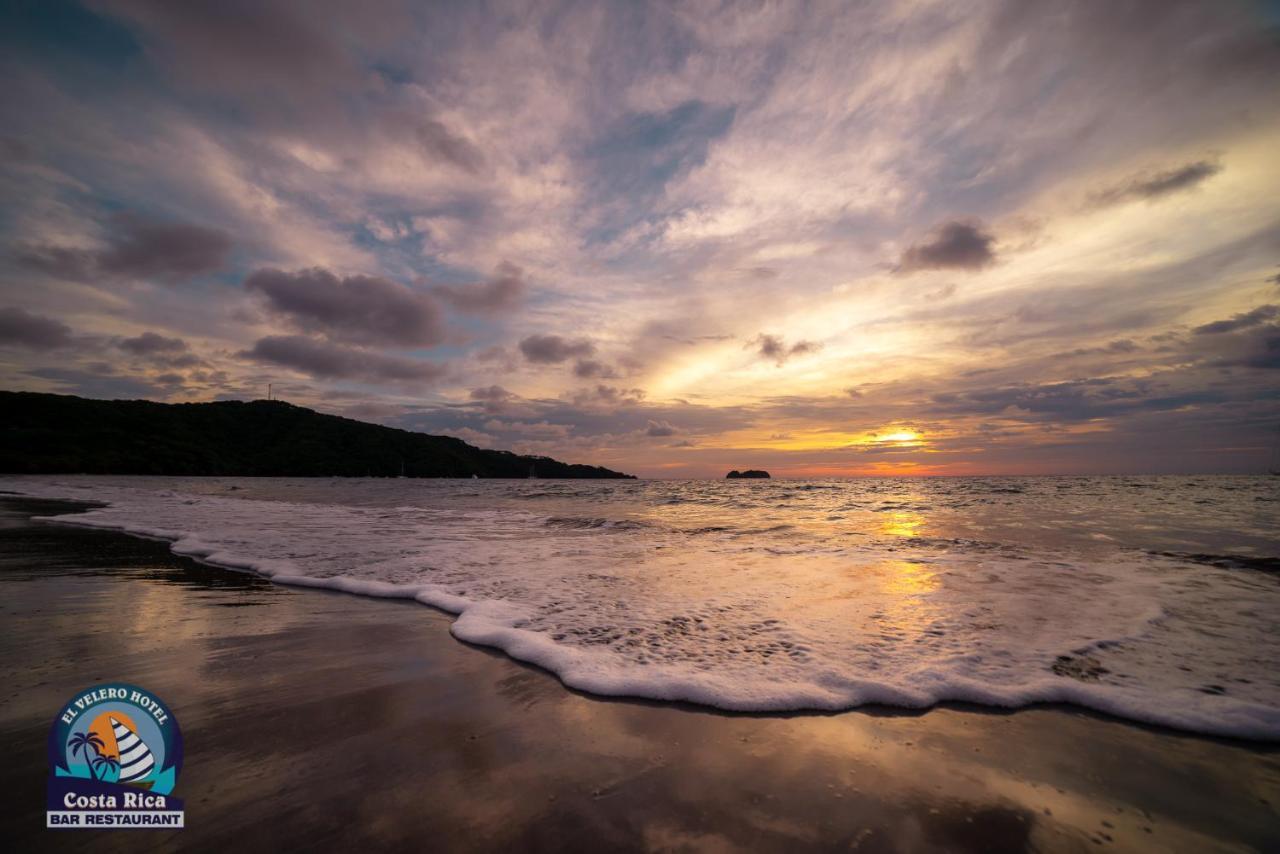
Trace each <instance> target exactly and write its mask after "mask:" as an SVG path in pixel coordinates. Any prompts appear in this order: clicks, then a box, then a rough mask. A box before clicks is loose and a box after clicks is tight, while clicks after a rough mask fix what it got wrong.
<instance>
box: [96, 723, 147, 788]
mask: <svg viewBox="0 0 1280 854" xmlns="http://www.w3.org/2000/svg"><path fill="white" fill-rule="evenodd" d="M107 720H109V721H111V729H112V731H113V732H114V733H115V736H116V746H117V747H118V748H119V749H120V776H119V777H118V778H117V782H119V783H133V782H136V781H138V780H141V779H142V778H143V777H145V776H147V775H148V774H150V773H151V769H152V768H154V767H156V760H155V758H154V757H153V756H152V755H151V751H150V750H149V749H148V748H147V744H146V742H144V741H143V740H142V739H140V738H138V734H137V733H136V732H134V731H133V730H131V729H129V728H128V727H127V726H125V725H124V724H122V723H120V721H118V720H116V719H115V718H112V717H108V718H107Z"/></svg>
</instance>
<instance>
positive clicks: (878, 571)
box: [4, 479, 1280, 740]
mask: <svg viewBox="0 0 1280 854" xmlns="http://www.w3.org/2000/svg"><path fill="white" fill-rule="evenodd" d="M120 483H121V482H120V481H119V480H102V479H100V480H93V481H82V480H76V479H61V480H57V479H52V480H50V479H21V480H11V481H8V482H6V483H5V484H4V486H5V488H7V489H10V490H13V491H19V492H23V493H26V494H30V495H38V496H42V497H49V498H73V499H76V498H78V499H90V500H97V501H105V502H108V506H106V507H103V508H101V509H96V510H92V511H90V512H87V513H82V514H75V515H68V516H62V517H58V521H60V522H65V523H68V524H75V525H85V526H92V527H100V528H110V529H117V530H121V531H126V532H128V533H131V534H135V535H140V536H149V537H156V538H161V539H164V540H168V541H170V542H171V543H172V548H173V551H174V552H176V553H178V554H182V555H188V556H191V557H194V558H198V559H200V560H202V561H206V562H208V563H212V564H217V565H219V566H224V567H228V568H232V569H238V570H245V571H250V572H254V573H258V574H260V575H263V576H266V577H268V578H270V579H272V580H273V581H275V582H278V583H281V584H291V585H296V586H304V587H322V588H327V589H332V590H339V591H344V592H347V593H353V594H358V595H363V596H373V597H386V598H400V599H408V598H411V599H415V600H417V601H419V602H422V603H424V604H427V605H431V606H434V607H437V608H440V609H443V610H445V611H449V612H451V613H454V614H456V615H457V619H456V621H455V622H454V624H453V627H452V631H453V634H454V635H455V636H457V637H458V638H460V639H462V640H465V641H469V642H471V643H477V644H483V645H486V646H492V647H497V648H499V649H502V650H504V651H506V652H507V653H508V654H510V655H511V656H513V657H514V658H517V659H520V660H522V661H527V662H531V663H534V664H537V665H540V666H542V667H545V668H547V669H548V670H550V671H552V672H554V673H556V674H557V675H558V676H559V677H560V679H561V680H563V682H564V683H565V684H566V685H569V686H571V687H573V688H577V689H580V690H583V691H588V692H592V693H596V694H603V695H612V696H628V697H642V698H649V699H655V700H682V701H689V702H694V703H700V704H705V705H708V706H714V707H717V708H721V709H727V710H737V711H753V712H770V711H787V710H802V709H811V710H839V709H849V708H854V707H857V706H861V705H865V704H872V703H875V704H888V705H893V706H902V707H908V708H924V707H928V706H931V705H933V704H936V703H938V702H942V701H964V702H971V703H979V704H982V705H988V706H1000V707H1019V706H1025V705H1027V704H1031V703H1038V702H1065V703H1073V704H1077V705H1080V706H1085V707H1089V708H1092V709H1096V710H1098V711H1102V712H1107V713H1111V714H1114V715H1119V716H1122V717H1125V718H1129V719H1132V720H1136V721H1145V722H1150V723H1155V724H1162V725H1167V726H1171V727H1176V728H1180V729H1185V730H1190V731H1195V732H1201V733H1208V734H1215V735H1225V736H1235V737H1241V738H1250V739H1264V740H1278V739H1280V673H1278V672H1277V669H1276V665H1275V662H1276V661H1277V660H1280V625H1277V620H1278V619H1280V583H1277V582H1278V581H1280V579H1278V578H1277V577H1276V576H1275V575H1273V574H1268V573H1263V572H1256V571H1250V570H1233V569H1228V568H1221V567H1215V566H1206V565H1203V564H1202V563H1191V562H1188V561H1185V560H1177V559H1173V558H1170V557H1167V556H1159V555H1151V554H1147V553H1145V552H1143V551H1139V550H1136V549H1132V548H1127V549H1126V548H1118V547H1114V546H1111V545H1110V544H1107V545H1100V544H1099V542H1100V541H1099V540H1098V538H1096V537H1093V533H1099V532H1090V533H1089V534H1087V535H1086V536H1085V539H1089V540H1091V541H1092V542H1093V543H1094V544H1095V545H1094V546H1093V551H1087V552H1083V553H1082V552H1079V551H1078V550H1074V549H1072V548H1059V547H1054V548H1049V547H1047V546H1040V547H1035V548H1030V547H1027V546H1026V545H1025V544H1023V545H1017V544H1010V543H1008V542H992V541H984V540H978V539H966V538H957V537H953V538H929V537H922V536H919V535H918V533H919V532H918V531H917V530H915V528H919V527H921V526H922V525H923V524H924V523H923V522H921V521H920V520H921V519H926V518H928V517H927V516H926V515H922V514H927V513H929V512H938V511H933V510H930V508H931V507H932V506H933V505H935V504H937V503H938V501H937V499H936V496H935V497H934V498H933V499H931V501H930V502H925V501H922V500H914V501H913V500H899V499H897V498H895V499H894V500H891V501H884V502H882V504H883V505H884V506H872V507H869V508H868V507H865V506H864V507H863V508H862V509H863V510H865V511H866V512H867V513H879V514H880V515H878V516H875V517H874V518H875V519H877V520H878V524H879V526H880V527H879V528H878V529H869V528H867V527H866V526H865V525H863V526H862V527H858V526H854V527H853V528H851V529H842V530H843V533H840V534H837V533H835V532H834V531H835V529H833V528H831V527H830V526H831V525H834V524H837V523H836V522H833V521H831V517H832V516H837V517H839V519H840V520H844V519H845V517H846V516H848V515H849V514H854V515H856V512H857V507H856V506H855V505H857V501H853V500H851V498H850V496H849V495H847V494H842V493H841V492H840V490H839V488H837V487H833V488H832V490H831V491H830V492H829V493H821V494H822V495H823V496H824V497H822V498H809V497H807V496H810V495H817V494H819V493H817V492H816V491H813V492H805V491H804V490H805V488H806V487H810V488H811V489H816V487H817V486H818V485H814V484H800V485H792V486H790V487H788V489H789V490H791V491H790V492H787V493H779V494H772V495H770V497H769V499H768V501H767V502H763V501H762V502H761V503H770V504H772V505H773V509H771V510H769V511H768V512H767V513H766V512H764V511H759V510H755V509H752V508H750V507H747V506H745V505H744V502H745V503H748V504H749V502H750V501H752V500H756V499H757V498H763V494H762V493H759V492H757V493H750V494H749V496H750V498H744V499H741V500H738V501H737V502H736V505H735V504H734V502H730V504H731V505H733V506H730V507H729V509H728V510H727V511H725V512H718V513H711V512H709V511H706V510H705V509H696V510H679V511H675V510H669V509H668V510H663V511H662V512H655V513H653V514H650V515H649V516H648V517H647V518H637V514H636V513H634V512H629V513H619V514H617V515H613V516H611V515H610V514H609V512H608V511H609V510H610V509H611V505H609V504H608V502H607V501H606V500H603V499H602V496H604V495H605V493H603V492H600V491H599V490H600V489H602V487H596V486H593V487H591V489H592V490H595V491H594V492H592V493H591V494H590V495H589V497H587V498H585V499H584V498H581V497H579V498H573V497H570V498H569V499H566V500H563V501H560V503H558V504H557V505H556V506H555V507H554V508H551V509H553V510H554V512H553V513H542V512H538V511H540V510H541V509H542V508H541V507H540V506H539V503H538V501H537V500H529V499H540V498H542V497H543V493H533V492H530V491H529V490H528V488H526V489H525V491H524V492H522V493H520V494H519V495H518V496H517V497H519V498H520V499H521V500H522V501H523V504H522V505H520V506H516V505H517V504H519V502H513V501H512V500H510V498H511V496H506V497H501V496H497V495H496V494H495V495H493V496H487V494H486V493H485V492H484V489H486V488H487V487H471V486H469V487H468V488H469V489H479V490H480V491H479V492H473V493H468V495H471V496H472V498H473V499H474V500H461V499H457V498H456V497H455V498H454V499H453V500H444V499H443V498H442V497H441V494H436V493H432V492H430V491H423V492H420V493H419V495H418V497H419V498H420V499H421V500H422V501H423V504H424V505H425V506H415V505H413V504H406V503H402V497H401V499H397V503H396V504H394V505H392V506H386V504H385V502H383V503H382V504H378V503H373V504H370V503H364V504H360V503H356V504H349V503H345V502H344V503H335V502H334V500H333V498H332V497H330V499H329V500H327V501H317V500H314V498H309V499H308V500H305V501H280V500H257V499H251V498H246V497H227V496H225V495H210V494H196V493H194V492H191V491H187V490H185V489H183V490H174V489H167V488H163V487H162V486H151V487H146V488H141V487H136V486H123V485H120ZM554 488H555V487H554V485H549V486H547V487H544V489H549V490H553V492H552V493H547V495H551V496H552V497H554ZM622 488H623V489H626V490H630V491H629V492H627V493H626V495H627V496H628V498H627V501H628V502H630V503H629V504H627V505H626V506H628V507H631V508H634V507H635V506H663V507H670V506H674V505H677V504H680V503H682V502H683V503H688V504H698V503H699V502H701V503H702V505H707V504H708V503H712V504H714V503H715V502H721V501H722V500H723V496H721V495H719V494H713V493H708V492H706V491H705V489H704V488H703V487H698V490H702V491H699V492H696V493H694V492H690V493H689V494H686V495H684V496H681V495H679V494H675V493H671V492H670V491H668V492H665V493H663V494H662V495H661V496H655V495H650V494H647V493H643V492H639V493H638V492H636V490H637V489H643V487H635V486H625V487H622ZM720 488H722V489H731V488H740V487H720ZM769 488H771V489H774V488H776V487H769ZM1018 491H1020V490H1018ZM338 492H339V493H341V492H342V490H341V488H339V489H338ZM1014 492H1015V490H1014V489H1013V488H1011V487H1007V486H1002V487H999V489H998V490H993V494H1000V495H1001V496H1002V500H1008V501H1016V500H1019V499H1018V497H1017V496H1016V495H1012V494H1009V495H1006V493H1014ZM459 494H460V493H459ZM238 495H239V493H237V496H238ZM637 495H638V496H640V497H639V498H638V499H637V497H636V496H637ZM699 495H700V496H703V497H702V498H698V497H697V496H699ZM708 495H709V496H710V497H707V496H708ZM780 495H791V496H795V495H801V496H806V497H803V498H802V499H801V500H805V501H818V502H821V504H818V505H814V507H813V508H811V509H812V512H809V513H808V515H806V514H805V512H802V510H799V509H797V510H794V511H790V510H787V509H785V506H786V505H785V501H784V509H782V510H779V509H778V507H777V504H778V500H779V496H780ZM489 498H492V499H493V500H492V501H490V500H488V499H489ZM499 498H501V500H499ZM918 498H919V497H918V496H917V499H918ZM676 499H678V500H676ZM489 505H497V506H489ZM619 506H621V505H619ZM842 506H843V507H844V511H843V512H838V513H833V512H832V511H835V510H838V509H839V508H841V507H842ZM521 508H523V509H521ZM602 508H603V509H602ZM922 508H923V509H922ZM612 509H616V508H612ZM722 509H723V508H722ZM574 510H577V511H578V512H577V514H576V515H575V514H574V513H573V512H572V511H574ZM664 513H665V514H667V515H663V514H664ZM672 514H676V515H672ZM788 514H790V515H788ZM734 518H737V520H738V521H737V524H734V523H733V521H732V520H733V519H734ZM788 519H790V520H792V521H790V522H789V521H787V520H788ZM812 519H820V520H822V521H821V522H820V523H812V524H810V523H809V522H810V521H811V520H812ZM743 520H745V521H746V523H745V524H744V523H743ZM673 522H678V523H680V524H671V523H673ZM699 523H701V524H699ZM839 524H843V522H840V523H839ZM1018 525H1019V526H1022V527H1026V526H1027V523H1025V522H1024V521H1020V522H1019V523H1018ZM1110 539H1111V538H1110V537H1108V540H1110ZM1099 549H1102V551H1099Z"/></svg>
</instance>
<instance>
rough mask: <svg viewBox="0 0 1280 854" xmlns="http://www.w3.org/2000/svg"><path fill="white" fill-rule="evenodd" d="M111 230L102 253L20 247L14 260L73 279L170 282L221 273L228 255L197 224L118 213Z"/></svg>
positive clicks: (223, 240) (226, 244)
mask: <svg viewBox="0 0 1280 854" xmlns="http://www.w3.org/2000/svg"><path fill="white" fill-rule="evenodd" d="M112 229H113V233H112V234H111V235H110V236H109V238H108V241H107V246H106V247H105V248H102V249H76V248H69V247H65V246H50V245H43V246H26V247H23V248H21V249H20V250H19V251H18V253H17V259H18V261H19V262H20V263H22V264H24V265H25V266H27V267H30V268H32V269H37V270H41V271H43V272H46V273H49V274H51V275H54V276H58V277H59V278H64V279H70V280H73V281H91V280H94V279H99V278H105V279H116V278H126V279H155V280H158V281H162V282H166V283H168V284H176V283H178V282H183V281H186V280H187V279H190V278H193V277H195V276H199V275H203V274H206V273H214V272H217V271H218V270H221V269H222V268H223V266H224V265H225V264H226V261H227V255H228V253H229V252H230V251H231V238H230V236H229V235H228V234H227V233H226V232H225V231H221V230H219V229H216V228H206V227H204V226H201V225H192V224H189V223H176V222H160V221H158V220H153V219H149V218H147V217H142V216H138V215H135V214H120V215H118V216H116V217H115V218H114V219H113V220H112Z"/></svg>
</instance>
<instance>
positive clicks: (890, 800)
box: [0, 499, 1280, 852]
mask: <svg viewBox="0 0 1280 854" xmlns="http://www.w3.org/2000/svg"><path fill="white" fill-rule="evenodd" d="M67 507H68V505H66V504H64V503H60V502H57V503H55V502H45V501H31V500H25V499H23V500H19V499H5V500H3V501H0V585H3V586H2V587H0V609H2V610H0V613H3V621H2V625H3V635H0V648H2V649H3V653H4V654H3V656H0V668H2V671H0V672H2V674H3V689H0V748H3V756H4V757H5V761H4V762H0V791H3V792H5V795H6V798H7V800H8V802H7V803H6V805H5V809H4V810H3V811H2V812H0V838H2V839H7V840H10V843H9V845H8V846H6V848H7V849H8V850H14V851H35V850H44V849H55V850H60V849H77V850H86V849H87V850H117V849H119V850H126V849H127V850H137V849H139V848H143V847H145V848H154V847H158V848H160V849H184V850H185V849H191V850H210V851H226V850H232V849H234V850H236V851H240V852H246V851H259V850H262V851H267V850H298V849H314V850H330V849H336V850H353V849H357V848H362V849H364V850H373V849H393V850H423V849H430V850H440V851H452V850H459V851H467V850H484V851H492V850H512V849H515V850H554V851H563V850H596V851H599V850H641V849H644V850H661V851H672V850H677V851H679V850H683V851H731V850H747V849H749V850H759V851H771V850H777V851H804V850H831V849H841V850H857V851H876V852H881V851H883V852H889V851H900V852H907V851H939V852H941V851H948V852H951V851H960V852H965V851H1188V852H1209V851H1242V850H1243V851H1247V850H1256V851H1268V850H1271V851H1275V850H1280V812H1278V809H1280V752H1278V751H1277V748H1276V747H1275V746H1264V745H1251V744H1247V743H1239V742H1227V741H1220V740H1214V739H1207V738H1197V737H1191V736H1186V735H1180V734H1177V733H1171V732H1168V731H1162V730H1156V729H1152V728H1147V727H1141V726H1136V725H1132V724H1128V723H1125V722H1123V721H1117V720H1111V719H1107V718H1104V717H1101V716H1098V715H1095V714H1091V713H1086V712H1083V711H1079V710H1074V709H1068V708H1056V707H1041V708H1034V709H1025V710H1021V711H1018V712H1014V713H994V712H990V711H984V710H980V709H968V708H940V709H934V710H932V711H929V712H927V713H923V714H903V713H895V712H892V711H890V710H874V711H857V712H847V713H843V714H837V715H792V716H751V715H724V714H718V713H715V712H712V711H708V710H705V709H698V708H692V707H679V706H670V705H659V704H652V703H644V702H631V701H621V700H604V699H600V698H594V697H588V696H583V695H580V694H576V693H574V692H571V691H568V690H566V689H565V688H564V687H563V686H561V685H560V683H559V682H558V681H557V680H556V679H555V678H554V677H553V676H551V675H550V674H547V673H545V672H542V671H540V670H537V669H535V668H531V667H527V666H524V665H521V664H519V663H516V662H513V661H511V660H510V659H508V658H506V657H505V656H503V655H501V654H498V653H494V652H491V651H488V650H484V649H480V648H476V647H471V646H468V645H465V644H462V643H460V642H458V641H456V640H454V639H453V638H452V637H450V636H449V634H448V630H449V623H450V620H451V618H450V617H449V616H448V615H446V614H443V613H439V612H435V611H433V610H431V609H428V608H425V607H423V606H421V605H417V604H414V603H407V602H396V601H391V600H371V599H361V598H358V597H354V596H347V595H343V594H336V593H328V592H323V591H317V590H304V589H298V588H287V587H280V586H277V585H273V584H271V583H269V582H266V581H262V580H260V579H257V578H254V577H252V576H248V575H243V574H239V573H233V572H227V571H223V570H219V569H216V568H211V567H206V566H201V565H200V564H197V563H195V562H193V561H190V560H187V559H183V558H177V557H174V556H173V555H172V554H171V553H170V552H169V551H168V548H167V546H166V545H165V544H164V543H159V542H152V541H148V540H139V539H135V538H131V537H127V536H124V535H121V534H116V533H111V532H103V531H93V530H87V529H78V528H69V527H65V526H56V525H48V524H35V523H31V522H29V521H27V517H28V516H29V515H31V514H33V513H34V514H43V513H56V512H65V510H66V509H67ZM108 681H125V682H132V683H135V684H138V685H141V686H143V687H146V688H149V689H150V690H152V691H154V692H155V693H156V694H158V695H159V696H160V697H162V698H163V699H164V700H166V701H167V702H168V704H169V706H170V707H171V709H172V710H173V711H174V712H175V714H176V716H177V718H178V721H179V723H180V725H181V727H182V732H183V735H184V740H185V743H186V761H185V766H184V768H183V772H182V774H181V776H180V778H179V781H178V785H177V788H176V790H175V792H174V794H175V795H176V796H178V797H180V798H183V799H184V800H185V802H186V813H187V814H186V825H187V827H186V829H185V830H181V831H61V832H59V831H47V830H45V829H44V815H43V812H44V808H45V807H44V783H45V778H46V775H47V773H48V769H47V768H46V758H45V740H46V738H47V735H48V730H49V726H50V724H51V723H52V716H53V715H54V714H55V713H56V712H57V710H58V708H59V706H60V704H61V703H63V702H64V701H66V700H67V699H68V698H69V697H71V695H73V694H74V693H75V692H77V691H79V690H81V689H83V688H86V687H88V686H90V685H93V684H95V683H99V682H108Z"/></svg>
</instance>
